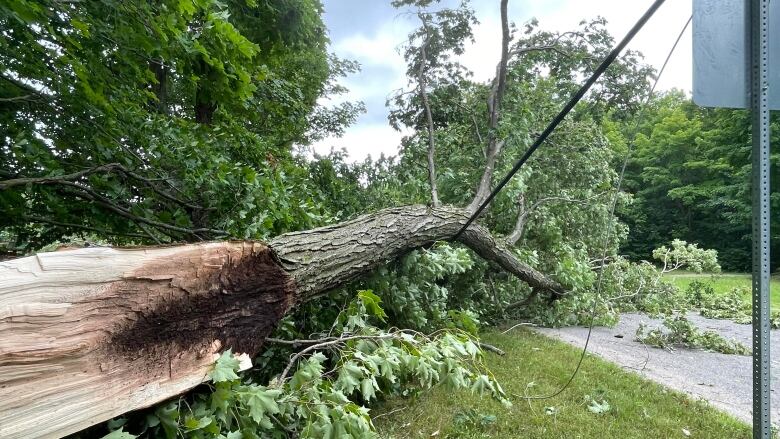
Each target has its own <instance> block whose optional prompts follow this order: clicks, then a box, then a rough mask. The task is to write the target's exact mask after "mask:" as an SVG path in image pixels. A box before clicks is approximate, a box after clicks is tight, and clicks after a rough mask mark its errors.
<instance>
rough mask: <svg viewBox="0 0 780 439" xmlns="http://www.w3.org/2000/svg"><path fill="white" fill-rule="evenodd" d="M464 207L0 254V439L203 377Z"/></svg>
mask: <svg viewBox="0 0 780 439" xmlns="http://www.w3.org/2000/svg"><path fill="white" fill-rule="evenodd" d="M465 219H466V214H465V212H464V211H463V210H460V209H454V208H445V207H442V208H433V209H429V208H426V207H425V206H409V207H402V208H394V209H387V210H383V211H380V212H377V213H375V214H370V215H365V216H362V217H359V218H356V219H354V220H351V221H347V222H345V223H341V224H337V225H333V226H328V227H322V228H319V229H314V230H309V231H304V232H295V233H289V234H286V235H282V236H279V237H277V238H275V239H274V240H272V241H270V243H268V244H263V243H257V242H215V243H204V244H190V245H180V246H169V247H152V248H135V249H116V248H101V247H97V248H94V247H93V248H84V249H77V250H66V251H59V252H54V253H43V254H38V255H36V256H31V257H27V258H22V259H17V260H11V261H6V262H0V437H3V438H30V437H60V436H64V435H66V434H69V433H73V432H76V431H78V430H81V429H83V428H86V427H88V426H90V425H93V424H96V423H98V422H102V421H105V420H107V419H110V418H112V417H114V416H117V415H120V414H122V413H125V412H128V411H131V410H136V409H139V408H143V407H148V406H150V405H152V404H155V403H158V402H160V401H163V400H165V399H168V398H170V397H173V396H176V395H178V394H181V393H183V392H184V391H186V390H188V389H190V388H192V387H194V386H196V385H198V384H200V383H202V382H203V381H205V380H206V379H207V374H208V371H209V369H210V367H211V365H212V364H213V362H214V360H215V358H216V356H217V355H218V353H219V352H221V351H224V350H226V349H228V348H231V349H233V351H234V352H240V353H245V354H248V355H250V356H251V355H254V354H256V353H257V352H258V351H259V350H260V348H261V347H262V344H263V341H264V339H265V337H266V336H267V335H268V334H269V333H270V332H271V331H272V330H273V329H274V327H275V325H276V324H277V322H278V321H279V320H280V319H281V318H282V317H283V316H284V314H285V313H287V312H288V311H289V310H290V309H291V308H293V307H294V306H295V305H296V304H297V303H300V302H303V301H306V300H310V299H312V298H314V297H316V296H318V295H321V294H323V293H325V292H327V291H328V290H331V289H333V288H335V287H338V286H339V285H342V284H344V283H345V282H348V281H350V280H352V279H355V278H357V277H358V276H360V275H362V274H365V273H367V272H369V271H370V270H372V269H374V268H375V267H377V266H379V265H381V264H383V263H385V262H386V261H389V260H392V259H394V258H397V257H399V256H401V255H403V254H405V253H407V252H409V251H411V250H413V249H415V248H419V247H422V246H425V245H428V244H431V243H433V242H435V241H438V240H443V239H447V238H449V237H451V236H452V235H454V234H455V232H456V231H457V230H458V228H459V227H460V225H461V224H462V223H463V222H465ZM461 241H462V242H463V243H464V244H465V245H467V246H469V247H471V248H472V249H473V250H474V251H475V252H476V253H478V254H479V255H481V256H482V257H484V258H486V259H489V260H491V261H494V262H496V263H498V264H499V265H501V266H502V267H503V268H504V269H506V270H508V271H510V272H511V273H513V274H514V275H516V276H518V277H519V278H520V279H522V280H524V281H526V282H527V283H528V284H529V285H531V286H532V287H534V288H535V289H539V290H547V291H550V292H553V293H561V292H562V291H563V289H562V288H561V286H560V285H558V284H557V283H555V282H553V281H551V280H550V279H548V278H546V277H545V276H544V275H542V274H541V273H539V272H537V271H535V270H533V269H532V268H530V267H528V266H526V265H524V264H522V263H521V262H519V261H517V260H516V259H515V258H514V256H513V255H512V253H511V252H509V251H508V250H506V249H503V248H502V247H501V246H499V245H498V244H497V242H496V241H495V240H494V239H493V238H492V237H491V236H490V234H489V233H488V232H487V231H486V230H485V229H482V228H481V227H478V226H474V227H471V228H469V230H468V231H467V232H466V233H464V234H463V235H462V237H461Z"/></svg>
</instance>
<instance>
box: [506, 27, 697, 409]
mask: <svg viewBox="0 0 780 439" xmlns="http://www.w3.org/2000/svg"><path fill="white" fill-rule="evenodd" d="M692 19H693V16H691V17H689V18H688V21H686V22H685V25H684V26H683V28H682V30H681V31H680V34H679V35H677V39H676V40H675V41H674V44H673V45H672V48H671V50H669V54H668V55H666V60H665V61H664V63H663V65H662V66H661V70H659V71H658V75H656V77H655V81H654V82H653V86H652V87H651V88H650V92H649V93H648V94H647V96H645V100H644V102H642V106H641V107H640V110H639V114H638V115H637V118H636V119H635V121H634V126H633V128H632V130H631V138H630V140H629V141H628V151H626V156H625V157H624V158H623V165H622V166H621V167H620V175H619V177H618V181H617V185H616V186H615V196H614V197H613V198H612V205H611V206H610V210H609V217H608V218H609V219H608V221H609V226H608V227H607V230H606V233H605V234H604V246H603V252H602V256H601V269H600V270H599V276H598V281H597V284H596V300H598V297H599V295H600V294H601V285H602V281H603V279H604V260H605V259H606V258H607V247H608V245H609V235H610V234H611V233H612V229H613V228H614V227H615V206H616V205H617V199H618V196H619V194H620V189H621V188H622V186H623V179H624V178H625V175H626V166H628V161H629V159H630V158H631V153H632V152H633V150H634V139H635V138H636V134H637V132H638V131H639V122H640V121H641V120H642V119H643V118H644V116H645V110H646V109H647V104H648V103H649V102H650V99H652V97H653V94H654V93H655V88H656V86H658V81H659V80H660V79H661V75H663V74H664V71H665V70H666V66H667V65H668V64H669V59H671V58H672V54H674V51H675V50H676V49H677V45H678V44H679V43H680V40H681V39H682V36H683V34H685V31H686V30H687V29H688V26H690V24H691V20H692ZM595 317H596V303H595V302H594V303H593V307H592V308H591V309H590V317H589V318H590V322H589V323H588V336H587V337H586V338H585V346H583V348H582V353H581V354H580V359H579V361H578V362H577V367H576V368H575V369H574V372H573V373H572V374H571V376H570V377H569V380H568V381H566V384H564V385H563V387H561V388H560V389H558V391H556V392H555V393H551V394H549V395H542V396H523V397H521V398H523V399H534V400H537V399H550V398H554V397H556V396H558V395H560V394H561V393H563V391H564V390H566V389H567V388H568V387H569V385H571V383H572V381H574V378H575V377H576V376H577V373H578V372H579V371H580V366H582V361H583V360H584V359H585V354H586V353H587V352H588V344H590V336H591V334H592V333H593V323H594V321H595Z"/></svg>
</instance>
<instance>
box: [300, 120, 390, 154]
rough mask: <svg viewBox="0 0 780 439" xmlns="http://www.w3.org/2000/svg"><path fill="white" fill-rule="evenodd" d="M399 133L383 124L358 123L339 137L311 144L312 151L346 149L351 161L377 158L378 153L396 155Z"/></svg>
mask: <svg viewBox="0 0 780 439" xmlns="http://www.w3.org/2000/svg"><path fill="white" fill-rule="evenodd" d="M403 136H404V133H399V132H398V131H395V130H394V129H392V128H391V127H390V126H389V125H387V124H386V123H385V124H382V123H380V124H358V125H355V126H353V127H352V128H350V129H349V130H347V132H346V133H345V134H344V136H343V137H341V138H328V139H324V140H322V141H319V142H317V143H316V144H314V145H312V149H313V150H314V152H316V153H318V154H327V153H328V152H330V150H331V149H332V148H335V149H337V150H338V149H342V148H344V149H346V150H347V152H348V154H349V159H350V160H351V161H361V160H363V159H365V158H366V157H369V156H371V157H372V158H374V159H378V158H379V156H380V155H382V154H384V155H385V156H394V155H398V148H399V146H400V145H401V138H402V137H403Z"/></svg>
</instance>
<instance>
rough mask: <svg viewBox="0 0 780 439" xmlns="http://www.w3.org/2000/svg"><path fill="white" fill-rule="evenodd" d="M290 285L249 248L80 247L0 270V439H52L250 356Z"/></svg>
mask: <svg viewBox="0 0 780 439" xmlns="http://www.w3.org/2000/svg"><path fill="white" fill-rule="evenodd" d="M293 294H294V282H293V281H292V279H291V278H290V277H289V276H288V275H287V274H286V273H284V271H283V270H281V269H280V268H279V266H278V264H277V263H276V262H275V261H274V260H273V257H272V254H271V252H270V250H269V249H268V248H267V247H265V246H263V245H262V244H257V243H244V242H228V243H209V244H201V245H186V246H176V247H167V248H147V249H135V250H129V249H111V248H88V249H80V250H69V251H61V252H54V253H43V254H39V255H37V256H32V257H28V258H23V259H17V260H12V261H6V262H2V263H0V437H2V438H30V437H61V436H63V435H66V434H69V433H72V432H75V431H78V430H81V429H83V428H86V427H88V426H90V425H93V424H95V423H97V422H101V421H104V420H106V419H110V418H111V417H114V416H117V415H119V414H122V413H125V412H127V411H129V410H134V409H138V408H142V407H146V406H149V405H152V404H154V403H156V402H159V401H162V400H165V399H167V398H170V397H172V396H175V395H178V394H180V393H182V392H184V391H186V390H188V389H190V388H192V387H194V386H196V385H197V384H200V383H201V382H203V381H204V379H206V375H207V373H208V370H209V368H210V367H211V365H212V364H213V362H214V360H215V358H216V356H217V355H218V353H219V352H221V351H223V350H225V349H227V348H231V347H232V348H233V349H234V350H237V351H239V352H248V353H250V354H254V353H255V352H256V351H257V350H258V349H259V347H260V345H261V343H262V340H263V339H264V337H265V336H266V335H268V333H269V332H270V331H271V330H272V329H273V327H274V326H275V325H276V323H277V322H278V320H279V319H280V318H281V316H282V315H283V314H284V313H285V312H286V311H287V310H288V309H289V308H290V306H292V304H293V302H294V299H293Z"/></svg>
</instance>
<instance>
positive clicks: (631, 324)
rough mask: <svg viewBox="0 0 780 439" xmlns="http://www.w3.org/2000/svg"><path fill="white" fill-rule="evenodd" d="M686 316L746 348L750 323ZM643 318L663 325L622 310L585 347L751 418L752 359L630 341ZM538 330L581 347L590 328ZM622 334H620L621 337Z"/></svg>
mask: <svg viewBox="0 0 780 439" xmlns="http://www.w3.org/2000/svg"><path fill="white" fill-rule="evenodd" d="M689 319H690V320H691V321H692V322H693V323H694V324H695V325H696V326H697V327H698V328H699V329H701V330H702V331H704V330H715V331H718V332H719V333H720V334H721V335H723V336H724V337H726V338H733V339H736V340H738V341H740V342H742V343H743V344H744V345H746V346H748V347H750V345H751V343H750V340H751V326H750V325H740V324H737V323H734V322H731V321H729V320H712V319H706V318H703V317H701V316H699V315H698V314H690V315H689ZM642 322H644V323H645V324H648V325H650V326H651V327H656V326H661V325H662V323H661V321H660V320H658V319H652V318H650V317H648V316H647V315H644V314H636V313H631V314H624V315H623V316H622V317H621V319H620V323H619V324H618V325H617V326H615V327H614V328H604V327H596V328H593V334H592V335H591V340H590V344H589V347H588V351H589V352H591V353H594V354H596V355H598V356H600V357H602V358H604V359H606V360H608V361H611V362H613V363H616V364H618V365H620V366H621V367H623V368H624V369H626V370H632V371H634V372H637V373H639V374H640V375H642V376H644V377H646V378H648V379H651V380H653V381H656V382H659V383H661V384H664V385H666V386H668V387H670V388H673V389H676V390H679V391H682V392H685V393H687V394H689V395H691V396H693V397H694V398H703V399H705V400H707V401H709V402H710V403H712V405H714V406H716V407H718V408H720V409H722V410H724V411H726V412H728V413H731V414H732V415H734V416H736V417H737V418H739V419H742V420H744V421H746V422H748V423H749V422H751V416H752V401H753V399H752V384H751V374H752V362H751V357H747V356H740V355H725V354H719V353H715V352H706V351H702V350H692V349H676V350H674V351H673V352H669V351H667V350H664V349H659V348H653V347H649V346H645V345H643V344H641V343H639V342H637V341H634V338H635V334H636V329H637V327H639V324H640V323H642ZM538 331H539V332H541V333H543V334H546V335H549V336H553V337H556V338H559V339H561V340H563V341H566V342H568V343H571V344H573V345H575V346H579V347H582V346H583V345H584V344H585V338H586V337H587V335H588V328H582V327H569V328H560V329H550V328H538ZM621 337H622V338H621ZM771 347H772V356H771V359H772V363H771V364H772V373H773V375H772V420H773V423H775V424H777V423H780V390H778V389H780V334H778V332H777V331H772V339H771Z"/></svg>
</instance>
